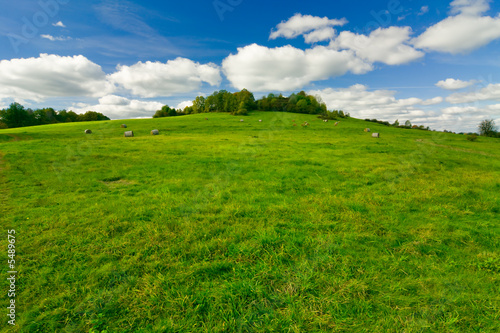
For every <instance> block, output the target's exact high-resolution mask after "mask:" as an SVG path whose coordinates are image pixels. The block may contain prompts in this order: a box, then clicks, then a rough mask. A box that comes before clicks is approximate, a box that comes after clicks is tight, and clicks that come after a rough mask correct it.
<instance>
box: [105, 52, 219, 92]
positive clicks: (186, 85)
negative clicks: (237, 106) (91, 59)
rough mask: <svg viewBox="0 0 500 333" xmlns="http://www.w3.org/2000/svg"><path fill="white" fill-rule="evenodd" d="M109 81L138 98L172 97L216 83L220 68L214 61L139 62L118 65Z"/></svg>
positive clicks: (216, 84) (181, 59)
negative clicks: (208, 62) (203, 62)
mask: <svg viewBox="0 0 500 333" xmlns="http://www.w3.org/2000/svg"><path fill="white" fill-rule="evenodd" d="M110 78H111V80H112V81H113V82H114V83H116V84H118V85H121V86H123V87H124V88H125V89H128V90H130V91H132V93H133V94H135V95H138V96H141V97H157V96H172V95H175V94H178V93H186V92H191V91H194V90H197V89H199V88H200V87H201V86H202V84H203V82H206V83H208V84H210V85H211V86H218V85H219V84H220V83H221V81H222V78H221V75H220V69H219V67H218V66H216V65H214V64H211V63H210V64H206V65H202V64H199V63H197V62H193V61H191V60H189V59H185V58H177V59H175V60H169V61H167V63H161V62H150V61H147V62H145V63H143V62H138V63H136V64H135V65H132V66H120V65H119V66H117V72H116V73H113V74H111V75H110Z"/></svg>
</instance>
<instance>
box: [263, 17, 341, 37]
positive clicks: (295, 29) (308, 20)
mask: <svg viewBox="0 0 500 333" xmlns="http://www.w3.org/2000/svg"><path fill="white" fill-rule="evenodd" d="M346 23H347V20H346V19H345V18H343V19H340V20H336V19H332V20H331V19H329V18H328V17H318V16H312V15H302V14H295V15H294V16H292V17H291V18H290V19H289V20H288V21H286V22H285V21H283V22H281V23H280V24H278V25H277V27H276V28H277V29H276V30H273V31H271V34H270V36H269V39H276V38H278V37H285V38H287V39H293V38H296V37H298V36H300V35H304V34H306V33H309V32H311V31H313V32H314V31H316V30H325V29H327V28H331V27H334V26H343V25H344V24H346ZM330 32H331V31H330ZM309 38H312V37H309ZM306 42H307V41H306Z"/></svg>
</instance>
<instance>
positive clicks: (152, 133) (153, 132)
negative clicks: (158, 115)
mask: <svg viewBox="0 0 500 333" xmlns="http://www.w3.org/2000/svg"><path fill="white" fill-rule="evenodd" d="M158 134H160V131H158V130H157V129H154V130H152V131H151V135H158Z"/></svg>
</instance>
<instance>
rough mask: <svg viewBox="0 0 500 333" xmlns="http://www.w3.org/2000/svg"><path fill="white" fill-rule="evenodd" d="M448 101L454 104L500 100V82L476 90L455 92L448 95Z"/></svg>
mask: <svg viewBox="0 0 500 333" xmlns="http://www.w3.org/2000/svg"><path fill="white" fill-rule="evenodd" d="M446 101H447V102H449V103H452V104H462V103H474V102H480V101H500V84H498V83H497V84H493V83H492V84H489V85H487V86H486V87H484V88H482V89H480V90H477V91H474V92H465V93H455V94H452V95H450V96H448V97H447V98H446Z"/></svg>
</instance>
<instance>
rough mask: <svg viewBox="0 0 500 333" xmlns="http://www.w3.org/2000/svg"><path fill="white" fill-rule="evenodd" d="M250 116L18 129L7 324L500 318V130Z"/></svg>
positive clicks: (6, 177) (6, 153)
mask: <svg viewBox="0 0 500 333" xmlns="http://www.w3.org/2000/svg"><path fill="white" fill-rule="evenodd" d="M205 117H208V118H209V120H205ZM239 119H240V118H236V117H233V116H230V115H226V114H201V115H191V116H184V117H174V118H161V119H147V120H127V121H123V120H120V121H106V122H98V123H77V124H58V125H47V126H40V127H31V128H20V129H7V130H0V152H1V154H0V156H1V162H0V169H1V171H0V189H1V192H0V196H1V197H2V201H1V202H2V203H1V206H0V209H1V223H2V226H3V232H4V240H3V241H2V242H3V243H2V244H4V246H3V247H2V248H3V249H4V253H5V254H4V255H3V258H4V260H3V261H2V262H3V264H2V265H0V267H1V270H2V276H4V277H5V276H6V275H7V271H8V268H7V264H6V260H7V253H6V252H7V251H6V244H7V230H8V229H15V230H16V232H17V234H16V235H17V243H16V246H17V251H18V253H17V258H16V260H17V267H16V268H17V270H18V271H19V279H18V285H17V288H18V293H17V295H16V302H17V304H18V309H17V311H18V312H17V314H18V317H17V326H16V327H14V328H12V327H9V325H7V319H6V313H7V310H6V307H7V302H8V298H7V296H5V295H6V292H2V293H3V294H4V296H2V297H0V307H1V308H2V309H4V310H3V311H4V312H3V313H0V314H1V318H3V319H2V320H1V322H0V329H1V330H2V331H5V332H7V331H9V332H10V331H12V332H497V331H499V330H500V293H499V290H500V242H499V235H500V228H499V216H500V214H499V212H500V196H499V193H500V153H499V147H500V140H498V139H490V138H483V137H480V138H479V139H478V141H477V142H469V141H467V140H466V136H463V135H453V134H445V133H437V132H427V131H418V130H404V129H397V128H390V127H385V126H382V125H378V124H374V123H368V122H365V121H362V120H357V119H346V120H341V122H340V124H339V126H334V122H328V123H323V122H322V121H321V120H319V119H317V118H315V117H313V116H309V115H300V114H288V113H263V112H260V113H252V114H251V115H250V116H248V117H244V118H243V119H244V120H245V121H244V122H240V121H239ZM259 119H262V120H263V122H261V123H259V122H258V120H259ZM292 120H295V122H296V123H297V124H298V126H296V127H294V126H292V123H293V122H292ZM303 121H308V122H309V123H310V126H309V128H303V127H301V126H300V124H301V123H302V122H303ZM122 123H126V124H127V125H128V129H127V130H133V131H134V133H135V137H134V138H124V137H123V132H124V131H125V130H124V129H122V128H120V124H122ZM365 127H369V128H371V129H372V132H380V133H381V137H380V139H374V138H372V137H371V135H370V133H365V132H364V131H363V129H364V128H365ZM86 128H89V129H91V130H92V131H93V134H91V135H85V134H84V133H83V132H84V130H85V129H86ZM155 128H157V129H159V130H160V135H159V136H151V135H149V132H150V130H152V129H155ZM14 138H15V139H16V140H17V141H13V140H14ZM4 280H5V279H4ZM5 288H7V285H6V283H5V287H4V289H5Z"/></svg>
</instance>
